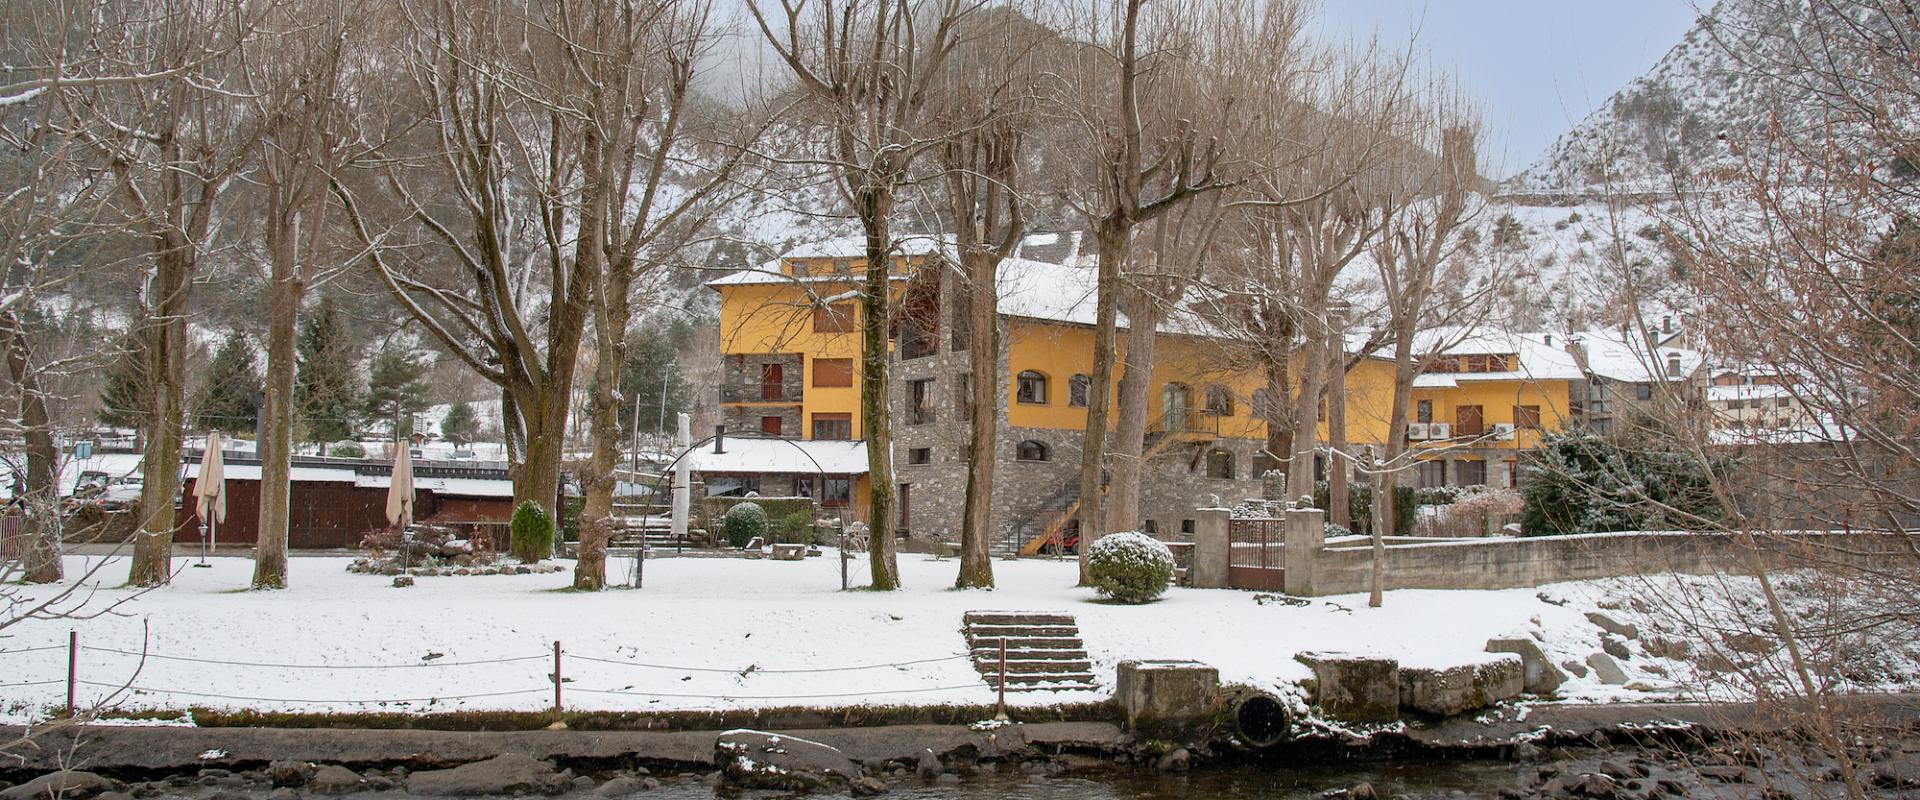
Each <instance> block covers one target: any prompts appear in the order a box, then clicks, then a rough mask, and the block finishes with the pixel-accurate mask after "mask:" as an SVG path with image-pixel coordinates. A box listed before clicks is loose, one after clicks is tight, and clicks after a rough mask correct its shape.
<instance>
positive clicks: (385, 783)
mask: <svg viewBox="0 0 1920 800" xmlns="http://www.w3.org/2000/svg"><path fill="white" fill-rule="evenodd" d="M366 781H367V785H366V789H367V790H368V791H373V792H384V791H387V790H389V789H394V788H397V787H399V786H400V784H399V782H398V781H395V780H394V779H392V778H389V777H387V776H385V775H372V776H368V777H367V778H366Z"/></svg>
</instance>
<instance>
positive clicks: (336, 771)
mask: <svg viewBox="0 0 1920 800" xmlns="http://www.w3.org/2000/svg"><path fill="white" fill-rule="evenodd" d="M360 782H361V778H360V775H359V773H356V772H354V771H353V770H350V769H347V768H346V767H343V766H340V765H338V764H328V765H327V766H324V767H321V768H320V769H319V770H317V771H315V772H314V773H313V777H311V778H308V779H307V785H308V786H309V787H311V788H312V789H313V790H314V791H316V792H319V793H321V794H346V793H348V792H357V791H360Z"/></svg>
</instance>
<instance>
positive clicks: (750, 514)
mask: <svg viewBox="0 0 1920 800" xmlns="http://www.w3.org/2000/svg"><path fill="white" fill-rule="evenodd" d="M720 528H721V529H722V530H724V531H726V533H727V543H728V544H731V545H733V546H734V547H736V548H738V547H746V546H747V544H748V543H749V542H752V541H753V540H754V539H755V538H759V539H762V540H764V539H765V538H766V536H767V512H766V509H763V508H761V507H760V504H759V503H740V504H738V505H735V506H734V507H732V508H729V509H727V514H726V516H724V517H721V518H720Z"/></svg>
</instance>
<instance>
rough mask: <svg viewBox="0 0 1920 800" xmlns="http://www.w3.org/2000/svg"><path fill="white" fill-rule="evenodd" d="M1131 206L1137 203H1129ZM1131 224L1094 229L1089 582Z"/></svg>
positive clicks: (1085, 493) (1084, 497) (1083, 547)
mask: <svg viewBox="0 0 1920 800" xmlns="http://www.w3.org/2000/svg"><path fill="white" fill-rule="evenodd" d="M1129 202H1131V201H1129ZM1132 231H1133V224H1132V222H1131V221H1130V220H1125V219H1115V218H1109V219H1107V220H1103V221H1102V222H1101V223H1100V225H1099V226H1098V227H1097V228H1096V229H1095V231H1094V238H1095V241H1096V242H1097V244H1096V247H1097V249H1098V258H1099V262H1100V266H1099V270H1100V274H1099V285H1098V288H1097V289H1096V293H1097V297H1096V299H1095V304H1094V315H1093V374H1092V375H1090V376H1088V377H1089V379H1090V382H1089V383H1088V385H1087V428H1086V434H1085V436H1083V437H1082V441H1081V443H1080V546H1079V551H1080V553H1079V555H1080V582H1081V583H1082V584H1084V583H1086V582H1087V548H1088V547H1091V546H1092V545H1093V543H1094V542H1095V541H1097V540H1098V539H1099V538H1100V533H1101V530H1102V526H1103V525H1104V524H1105V523H1106V516H1105V515H1104V514H1103V513H1102V509H1101V505H1102V504H1101V502H1100V500H1101V498H1100V488H1101V486H1102V485H1104V484H1105V480H1104V477H1105V475H1104V473H1105V471H1106V466H1107V465H1106V455H1107V409H1108V407H1109V405H1110V404H1111V397H1112V393H1113V355H1114V345H1115V342H1114V339H1115V338H1117V337H1116V336H1115V329H1116V327H1117V320H1118V318H1119V306H1120V297H1119V294H1120V265H1121V264H1122V263H1124V262H1125V261H1126V259H1127V257H1128V253H1129V251H1131V250H1132V246H1131V245H1132V243H1131V242H1130V241H1129V240H1128V236H1129V235H1131V233H1132Z"/></svg>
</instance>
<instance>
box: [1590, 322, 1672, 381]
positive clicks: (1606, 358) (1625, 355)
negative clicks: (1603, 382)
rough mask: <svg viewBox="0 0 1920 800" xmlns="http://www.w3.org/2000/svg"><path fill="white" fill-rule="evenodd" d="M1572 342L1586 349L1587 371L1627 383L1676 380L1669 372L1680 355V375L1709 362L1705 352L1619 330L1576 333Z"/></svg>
mask: <svg viewBox="0 0 1920 800" xmlns="http://www.w3.org/2000/svg"><path fill="white" fill-rule="evenodd" d="M1570 341H1573V342H1577V343H1579V344H1580V345H1581V346H1582V347H1584V348H1586V360H1587V371H1588V372H1591V373H1593V374H1594V375H1598V376H1600V377H1602V378H1606V379H1608V380H1614V381H1622V382H1625V383H1656V382H1664V381H1668V380H1675V378H1673V377H1671V376H1670V375H1669V373H1668V364H1669V362H1671V360H1672V359H1673V357H1674V356H1678V357H1679V358H1680V377H1681V378H1685V377H1689V376H1692V375H1693V374H1694V373H1695V372H1697V371H1698V370H1699V369H1700V366H1701V365H1702V364H1704V363H1706V356H1705V354H1703V353H1701V352H1700V351H1698V350H1688V349H1686V348H1684V347H1654V346H1649V345H1647V344H1646V343H1644V342H1640V341H1637V340H1636V338H1635V337H1631V336H1628V335H1626V334H1625V332H1623V331H1617V330H1593V331H1580V332H1577V333H1574V334H1573V335H1572V338H1571V340H1570Z"/></svg>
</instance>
